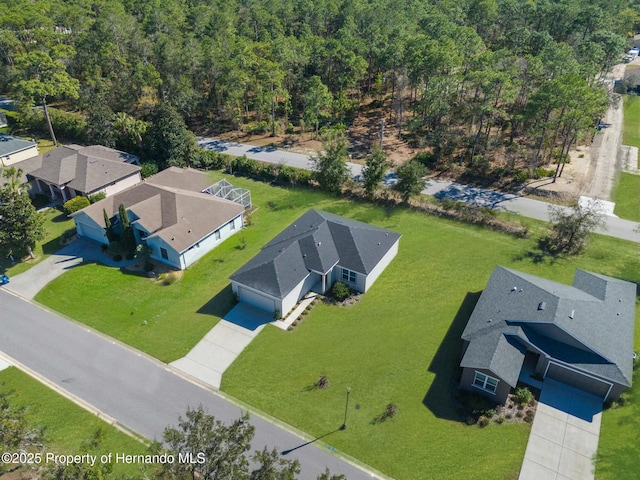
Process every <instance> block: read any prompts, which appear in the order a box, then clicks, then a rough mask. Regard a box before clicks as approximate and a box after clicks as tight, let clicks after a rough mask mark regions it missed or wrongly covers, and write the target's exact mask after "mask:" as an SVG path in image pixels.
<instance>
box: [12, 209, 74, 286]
mask: <svg viewBox="0 0 640 480" xmlns="http://www.w3.org/2000/svg"><path fill="white" fill-rule="evenodd" d="M43 213H44V216H45V223H44V228H45V236H44V239H43V240H42V241H41V242H39V243H38V244H37V245H36V248H34V250H33V254H34V256H35V260H25V261H22V262H17V263H15V264H14V265H11V264H10V263H9V261H8V260H2V261H0V272H1V273H6V274H7V275H9V277H11V276H13V275H18V274H20V273H22V272H25V271H27V270H29V269H30V268H31V267H33V266H34V265H36V264H37V263H39V262H41V261H42V260H44V259H45V258H47V257H48V256H49V255H51V254H52V253H55V252H57V251H58V250H60V248H62V247H61V246H60V235H62V234H63V233H64V231H65V230H69V229H71V228H74V225H73V220H71V219H69V218H67V217H66V216H65V215H64V213H62V212H61V211H60V210H57V209H55V208H49V209H47V210H45V211H44V212H43Z"/></svg>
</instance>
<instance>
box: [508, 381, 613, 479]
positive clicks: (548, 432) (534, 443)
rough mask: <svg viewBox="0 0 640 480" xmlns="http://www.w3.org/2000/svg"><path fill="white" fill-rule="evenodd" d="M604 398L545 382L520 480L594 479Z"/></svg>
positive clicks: (553, 382)
mask: <svg viewBox="0 0 640 480" xmlns="http://www.w3.org/2000/svg"><path fill="white" fill-rule="evenodd" d="M601 417H602V399H601V398H599V397H596V396H595V395H591V394H588V393H586V392H583V391H581V390H578V389H576V388H573V387H570V386H568V385H565V384H562V383H560V382H556V381H554V380H550V379H545V381H544V384H543V386H542V392H541V394H540V401H539V403H538V409H537V411H536V416H535V418H534V421H533V426H532V428H531V434H530V435H529V443H528V444H527V450H526V452H525V455H524V462H523V463H522V470H520V477H519V480H569V479H571V480H589V479H593V478H594V470H595V467H594V463H593V459H594V455H595V454H596V452H597V450H598V440H599V437H600V422H601Z"/></svg>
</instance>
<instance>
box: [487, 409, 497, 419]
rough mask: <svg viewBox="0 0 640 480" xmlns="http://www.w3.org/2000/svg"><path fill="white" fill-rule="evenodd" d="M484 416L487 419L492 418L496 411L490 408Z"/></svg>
mask: <svg viewBox="0 0 640 480" xmlns="http://www.w3.org/2000/svg"><path fill="white" fill-rule="evenodd" d="M484 414H485V415H486V416H487V417H489V418H492V417H493V416H495V414H496V410H495V408H490V409H488V410H486V411H485V413H484Z"/></svg>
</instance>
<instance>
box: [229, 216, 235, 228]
mask: <svg viewBox="0 0 640 480" xmlns="http://www.w3.org/2000/svg"><path fill="white" fill-rule="evenodd" d="M229 225H230V228H231V230H235V229H236V219H235V218H234V219H233V220H231V222H230V223H229Z"/></svg>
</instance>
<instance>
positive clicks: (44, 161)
mask: <svg viewBox="0 0 640 480" xmlns="http://www.w3.org/2000/svg"><path fill="white" fill-rule="evenodd" d="M137 163H138V157H136V156H135V155H131V154H129V153H125V152H121V151H119V150H114V149H113V148H108V147H103V146H102V145H91V146H88V147H82V146H80V145H65V146H61V147H58V148H55V149H53V150H51V151H49V152H47V153H45V154H42V155H37V156H35V157H33V158H30V159H27V160H25V161H22V162H20V163H17V164H15V166H16V167H18V168H20V169H22V170H23V172H24V173H25V174H26V180H27V181H28V182H29V183H30V184H31V193H32V194H43V195H46V196H48V197H51V199H52V200H57V199H60V200H62V202H66V201H67V200H69V199H71V198H73V197H76V196H78V195H81V196H84V197H88V196H89V195H95V194H97V193H101V192H102V193H104V194H106V195H107V196H109V195H113V194H115V193H118V192H121V191H122V190H124V189H126V188H129V187H131V186H133V185H135V184H137V183H140V182H141V181H142V177H141V176H140V167H139V166H138V165H137Z"/></svg>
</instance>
